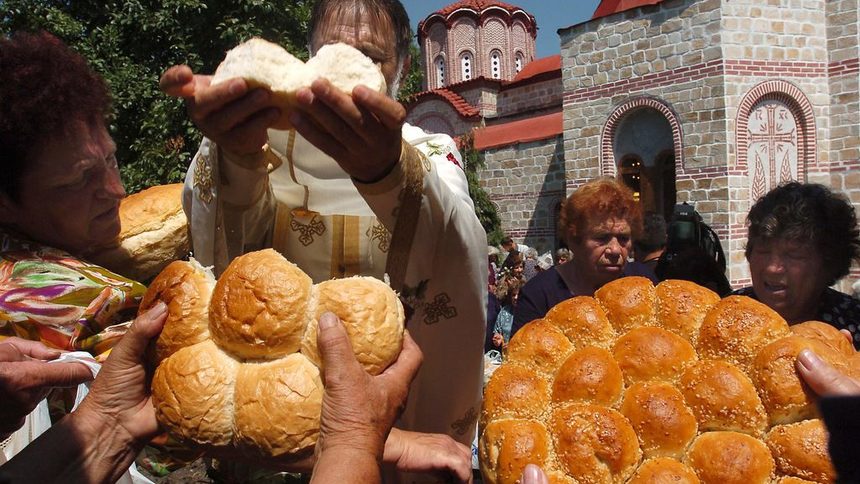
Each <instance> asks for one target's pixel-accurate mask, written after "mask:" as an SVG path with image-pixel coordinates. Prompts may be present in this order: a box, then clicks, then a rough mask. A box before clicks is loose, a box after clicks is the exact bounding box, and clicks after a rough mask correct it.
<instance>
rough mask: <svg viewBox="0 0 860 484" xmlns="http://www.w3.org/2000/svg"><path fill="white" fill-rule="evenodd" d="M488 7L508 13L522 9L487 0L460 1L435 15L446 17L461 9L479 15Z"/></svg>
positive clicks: (441, 9)
mask: <svg viewBox="0 0 860 484" xmlns="http://www.w3.org/2000/svg"><path fill="white" fill-rule="evenodd" d="M490 7H499V8H503V9H505V10H507V11H508V12H510V13H514V12H517V11H520V10H523V9H522V8H520V7H517V6H515V5H510V4H507V3H503V2H492V1H488V0H460V1H459V2H454V3H452V4H451V5H448V6H446V7H442V8H440V9H439V10H437V11H436V12H435V13H437V14H439V15H442V16H447V15H449V14H450V13H452V12H454V11H457V10H460V9H461V8H466V9H470V10H474V11H476V12H478V13H481V12H483V11H484V10H486V9H488V8H490Z"/></svg>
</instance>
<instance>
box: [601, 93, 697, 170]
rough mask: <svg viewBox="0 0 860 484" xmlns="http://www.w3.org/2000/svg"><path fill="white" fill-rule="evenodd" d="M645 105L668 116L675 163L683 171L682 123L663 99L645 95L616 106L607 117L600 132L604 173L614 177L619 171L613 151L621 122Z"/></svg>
mask: <svg viewBox="0 0 860 484" xmlns="http://www.w3.org/2000/svg"><path fill="white" fill-rule="evenodd" d="M643 107H648V108H652V109H655V110H657V111H658V112H660V113H661V114H662V115H663V116H665V117H666V121H668V122H669V127H670V128H671V129H672V143H673V144H674V147H675V163H676V166H677V169H679V170H680V172H681V173H683V171H684V146H683V141H684V140H683V133H682V131H681V123H680V122H679V121H678V115H677V114H675V112H674V111H673V110H672V108H670V107H669V105H668V104H666V103H664V102H663V101H661V100H659V99H654V98H650V97H644V96H643V97H637V98H634V99H631V100H629V101H627V102H625V103H624V104H622V105H620V106H618V107H617V108H615V110H614V111H612V114H610V115H609V118H607V120H606V123H605V124H604V125H603V131H602V133H601V134H600V173H601V174H602V175H605V176H612V177H614V176H615V175H616V172H617V168H616V165H615V156H614V153H613V143H614V140H615V133H616V131H617V129H618V125H619V123H620V122H621V120H622V119H624V116H625V115H626V114H627V113H628V112H630V111H632V110H634V109H639V108H643Z"/></svg>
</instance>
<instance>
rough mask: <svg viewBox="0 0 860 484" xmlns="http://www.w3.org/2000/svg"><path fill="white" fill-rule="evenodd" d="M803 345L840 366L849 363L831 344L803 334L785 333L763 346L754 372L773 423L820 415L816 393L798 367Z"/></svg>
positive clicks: (757, 357)
mask: <svg viewBox="0 0 860 484" xmlns="http://www.w3.org/2000/svg"><path fill="white" fill-rule="evenodd" d="M804 349H810V350H812V351H813V352H815V354H817V355H818V356H819V357H821V358H822V359H823V360H824V361H826V362H828V363H830V364H831V365H834V366H836V367H837V368H845V367H846V363H847V361H846V359H845V358H844V357H843V356H842V355H841V354H840V353H838V352H837V351H836V350H834V349H833V348H831V347H830V346H829V345H827V344H826V343H823V342H821V341H819V340H815V339H808V338H804V337H802V336H786V337H785V338H781V339H779V340H777V341H774V342H773V343H771V344H769V345H767V346H765V347H764V348H762V350H761V351H760V352H759V353H758V355H756V357H755V360H754V361H753V368H752V374H751V376H752V380H753V383H754V384H755V386H756V388H758V392H759V396H760V397H761V401H762V403H763V404H764V409H765V411H766V412H767V415H768V418H769V420H770V424H771V425H780V424H787V423H793V422H798V421H800V420H803V419H808V418H813V417H815V416H816V415H817V409H816V406H815V402H814V398H815V394H814V393H813V392H812V389H810V388H809V386H807V385H806V383H805V382H803V380H802V379H801V378H800V375H799V374H798V373H797V368H796V367H795V362H796V361H797V355H798V354H800V352H801V351H803V350H804Z"/></svg>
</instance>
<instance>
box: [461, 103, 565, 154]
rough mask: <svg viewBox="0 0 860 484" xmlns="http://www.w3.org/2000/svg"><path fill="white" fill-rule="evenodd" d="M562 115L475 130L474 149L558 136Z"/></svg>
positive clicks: (560, 131) (545, 116)
mask: <svg viewBox="0 0 860 484" xmlns="http://www.w3.org/2000/svg"><path fill="white" fill-rule="evenodd" d="M563 121H564V113H561V112H558V113H553V114H546V115H543V116H535V117H533V118H528V119H521V120H519V121H511V122H510V123H504V124H496V125H493V126H487V127H485V128H479V129H476V130H475V149H478V150H486V149H488V148H497V147H500V146H506V145H511V144H514V143H527V142H529V141H537V140H542V139H546V138H552V137H553V136H558V135H560V134H561V133H562V132H563V129H562V124H563Z"/></svg>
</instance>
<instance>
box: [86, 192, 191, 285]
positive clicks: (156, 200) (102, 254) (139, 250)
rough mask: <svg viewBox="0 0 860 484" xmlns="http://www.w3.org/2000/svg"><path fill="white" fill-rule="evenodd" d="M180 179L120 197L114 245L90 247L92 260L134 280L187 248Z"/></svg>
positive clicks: (143, 278) (155, 271)
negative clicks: (99, 247) (118, 228)
mask: <svg viewBox="0 0 860 484" xmlns="http://www.w3.org/2000/svg"><path fill="white" fill-rule="evenodd" d="M182 189H183V185H182V184H181V183H174V184H171V185H160V186H154V187H152V188H147V189H146V190H143V191H141V192H138V193H135V194H132V195H129V196H127V197H125V198H124V199H122V201H121V202H120V205H119V220H120V233H119V235H118V236H117V238H116V240H115V242H114V245H112V246H110V247H106V248H104V249H100V250H97V251H94V253H93V254H92V255H91V256H90V258H91V259H92V260H93V262H95V263H97V264H99V265H101V266H104V267H106V268H108V269H110V270H112V271H113V272H116V273H117V274H120V275H122V276H125V277H128V278H130V279H134V280H137V281H148V280H150V279H152V278H153V277H154V276H155V275H156V274H158V273H159V272H160V271H161V270H162V269H164V268H165V267H166V266H167V265H168V264H170V263H171V262H173V261H175V260H179V259H183V258H185V257H186V256H187V255H188V252H189V251H190V250H191V243H190V241H189V238H188V221H187V219H186V218H185V212H183V211H182Z"/></svg>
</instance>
